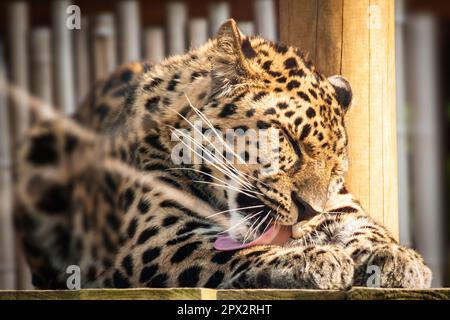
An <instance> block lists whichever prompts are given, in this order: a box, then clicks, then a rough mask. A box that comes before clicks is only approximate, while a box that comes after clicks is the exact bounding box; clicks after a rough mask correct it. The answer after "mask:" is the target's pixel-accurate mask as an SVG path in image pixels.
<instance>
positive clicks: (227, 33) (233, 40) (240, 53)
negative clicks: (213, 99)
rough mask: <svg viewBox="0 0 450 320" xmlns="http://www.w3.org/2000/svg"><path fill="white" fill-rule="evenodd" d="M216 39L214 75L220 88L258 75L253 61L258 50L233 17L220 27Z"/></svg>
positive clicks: (246, 80)
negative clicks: (253, 46)
mask: <svg viewBox="0 0 450 320" xmlns="http://www.w3.org/2000/svg"><path fill="white" fill-rule="evenodd" d="M216 41H217V45H216V46H215V54H214V55H213V59H214V65H213V77H214V79H215V82H216V84H217V86H218V89H220V88H223V86H224V85H227V86H229V85H233V84H238V83H242V82H248V80H249V79H251V78H254V77H256V73H257V70H256V69H255V68H254V64H253V63H252V61H251V60H252V59H253V58H255V57H256V51H255V50H254V49H253V48H252V45H251V43H250V40H249V39H248V38H247V37H245V36H244V35H243V34H242V33H241V32H240V31H239V29H238V27H237V24H236V22H235V21H234V20H233V19H229V20H227V21H226V22H224V24H223V25H222V26H221V27H220V29H219V32H218V34H217V38H216Z"/></svg>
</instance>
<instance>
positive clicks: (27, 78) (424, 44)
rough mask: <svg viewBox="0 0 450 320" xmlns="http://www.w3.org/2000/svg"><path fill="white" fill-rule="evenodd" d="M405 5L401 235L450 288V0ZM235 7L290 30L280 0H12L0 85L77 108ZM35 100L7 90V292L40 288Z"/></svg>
mask: <svg viewBox="0 0 450 320" xmlns="http://www.w3.org/2000/svg"><path fill="white" fill-rule="evenodd" d="M298 1H303V0H298ZM308 1H310V0H308ZM317 1H319V0H317ZM327 1H342V0H327ZM392 1H394V0H392ZM395 4H396V27H397V29H396V47H397V50H396V56H397V128H398V134H397V138H398V169H399V190H400V191H399V216H400V241H401V243H402V244H404V245H407V246H410V247H413V248H415V249H417V250H418V251H419V252H420V253H421V254H422V255H423V256H424V258H425V260H426V262H427V264H428V265H430V266H431V268H432V269H433V272H434V281H433V286H435V287H442V286H449V285H450V264H449V260H450V251H449V250H448V248H450V236H449V235H450V232H449V231H450V217H449V216H450V215H449V212H450V210H449V208H450V200H449V197H448V196H450V142H449V141H448V139H447V137H450V61H448V59H446V57H448V56H450V28H449V26H450V2H444V1H439V0H428V1H421V0H396V1H395ZM71 5H76V6H77V7H74V6H71ZM78 17H81V19H80V20H78ZM229 17H233V18H234V19H235V20H236V21H237V22H238V24H239V27H240V29H241V31H242V32H243V33H244V34H246V35H253V34H260V35H262V36H264V37H265V38H267V39H269V40H273V41H277V40H278V38H279V31H278V30H279V26H278V1H277V0H252V1H240V0H228V1H214V0H203V1H202V0H184V1H164V0H148V1H143V0H142V1H137V0H125V1H124V0H109V1H105V0H97V1H96V0H90V1H89V0H79V1H65V0H61V1H58V0H29V1H2V2H1V3H0V84H1V83H2V82H3V83H11V84H14V85H16V86H18V87H21V88H23V89H24V90H26V91H27V92H29V93H31V94H32V95H34V96H37V97H39V98H40V99H42V100H43V101H44V102H45V103H48V104H49V105H54V106H56V107H57V108H58V109H59V110H60V111H61V112H63V113H65V114H71V113H73V112H74V111H75V110H76V107H77V105H78V104H79V103H80V102H81V101H82V100H83V98H84V96H85V95H86V94H87V92H88V91H89V88H91V87H92V85H93V83H94V82H95V81H97V80H98V79H101V78H103V77H106V76H107V75H108V74H109V73H110V72H111V71H112V70H114V68H115V67H117V66H118V65H120V64H122V63H125V62H128V61H136V60H147V61H150V62H152V63H158V62H159V61H161V60H162V59H164V57H165V56H167V55H171V54H179V53H183V52H184V51H186V50H188V49H189V48H190V47H192V46H194V47H195V46H198V45H200V44H202V43H204V42H205V41H206V40H207V39H208V38H209V37H211V36H214V35H215V33H216V32H217V30H218V27H219V26H220V24H221V23H222V22H223V21H224V20H226V19H227V18H229ZM68 23H69V24H68ZM29 103H30V102H29V100H28V99H27V98H26V97H23V98H22V99H19V100H17V99H15V100H14V101H12V100H11V99H9V97H8V96H7V94H5V92H4V91H1V90H0V290H1V289H30V288H32V287H31V281H30V275H29V271H28V269H27V267H26V264H25V263H24V261H23V257H22V256H21V254H20V250H19V246H18V244H17V241H16V238H15V234H14V232H13V227H12V216H13V215H12V211H13V210H12V208H13V199H14V194H13V192H12V188H13V179H12V163H13V160H12V159H13V156H14V150H15V148H14V143H15V142H14V141H16V140H17V139H20V136H21V135H22V134H23V132H24V130H26V128H27V127H28V125H29V123H30V121H31V119H30V115H29V112H28V111H27V110H28V108H27V106H28V105H29Z"/></svg>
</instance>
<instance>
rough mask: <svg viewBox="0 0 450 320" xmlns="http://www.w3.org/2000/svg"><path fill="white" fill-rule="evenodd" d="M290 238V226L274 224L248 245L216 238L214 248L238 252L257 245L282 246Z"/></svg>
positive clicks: (225, 238) (227, 237)
mask: <svg viewBox="0 0 450 320" xmlns="http://www.w3.org/2000/svg"><path fill="white" fill-rule="evenodd" d="M291 236H292V227H290V226H280V225H279V224H274V225H273V226H272V227H270V228H269V230H267V231H266V232H265V233H264V234H262V235H261V236H260V237H259V238H258V239H256V240H254V241H252V242H249V243H239V242H237V241H236V240H233V239H232V238H231V237H229V236H223V237H219V238H217V240H216V242H215V243H214V248H215V249H216V250H220V251H231V250H239V249H244V248H249V247H253V246H258V245H269V244H272V245H283V244H285V243H286V241H288V240H289V238H290V237H291Z"/></svg>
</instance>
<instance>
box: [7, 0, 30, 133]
mask: <svg viewBox="0 0 450 320" xmlns="http://www.w3.org/2000/svg"><path fill="white" fill-rule="evenodd" d="M7 18H8V50H9V52H8V56H9V63H8V64H9V76H10V80H11V83H12V84H14V85H16V86H18V87H20V88H21V89H23V90H25V91H27V90H28V88H29V79H28V45H27V37H28V30H29V26H28V4H27V3H26V2H25V1H17V2H10V3H9V4H8V12H7ZM11 109H12V110H13V112H12V117H13V119H12V130H13V139H14V140H15V141H17V140H18V138H19V137H20V136H21V135H22V134H23V133H24V132H25V131H26V130H27V128H28V126H29V121H30V120H29V117H30V114H29V112H28V111H29V110H28V99H21V100H15V101H11Z"/></svg>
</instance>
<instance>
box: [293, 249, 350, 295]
mask: <svg viewBox="0 0 450 320" xmlns="http://www.w3.org/2000/svg"><path fill="white" fill-rule="evenodd" d="M303 253H304V254H305V262H306V263H305V270H304V273H303V274H302V275H301V276H302V278H303V280H304V281H305V282H306V283H309V284H310V285H309V286H308V287H310V288H314V289H323V290H346V289H349V288H350V287H351V286H352V284H353V283H352V282H353V275H354V263H353V260H352V259H351V258H350V256H349V255H347V253H345V252H344V250H342V249H341V248H339V247H334V246H314V247H307V248H305V249H304V252H303Z"/></svg>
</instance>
